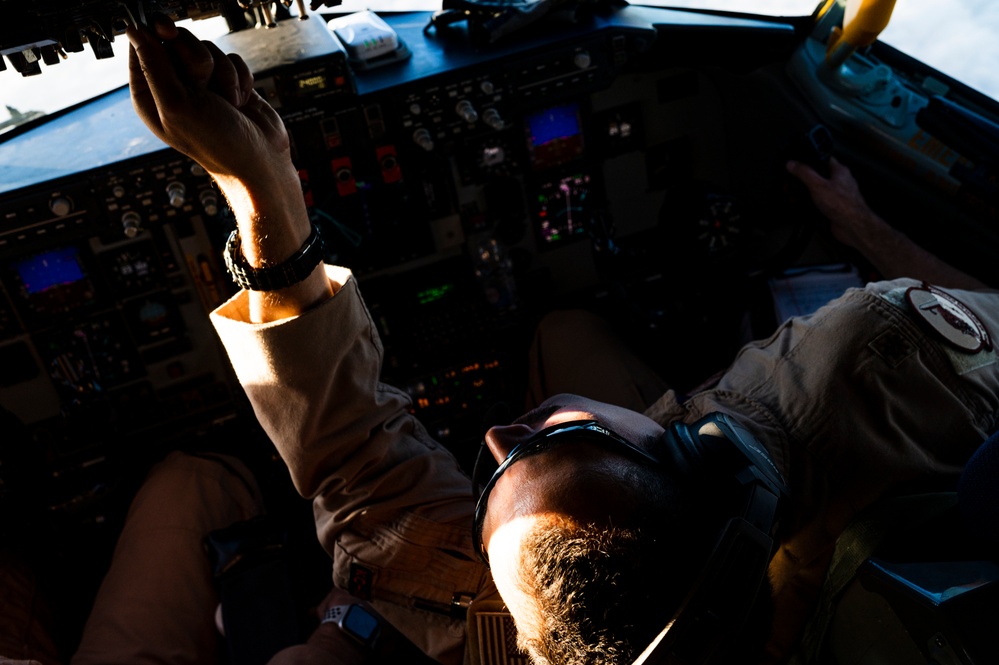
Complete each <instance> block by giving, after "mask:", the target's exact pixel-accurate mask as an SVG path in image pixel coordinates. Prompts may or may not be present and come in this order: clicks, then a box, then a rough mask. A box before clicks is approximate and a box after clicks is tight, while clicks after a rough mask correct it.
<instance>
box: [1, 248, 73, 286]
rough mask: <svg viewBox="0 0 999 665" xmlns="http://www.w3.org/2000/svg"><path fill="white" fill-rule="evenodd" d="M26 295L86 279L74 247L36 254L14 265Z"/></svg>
mask: <svg viewBox="0 0 999 665" xmlns="http://www.w3.org/2000/svg"><path fill="white" fill-rule="evenodd" d="M14 269H15V270H16V271H17V275H18V277H20V278H21V283H22V284H23V285H24V290H25V291H26V292H27V293H28V295H34V294H36V293H41V292H43V291H47V290H48V289H51V288H53V287H56V286H66V285H69V284H73V283H75V282H79V281H81V280H83V279H85V278H86V275H84V274H83V269H82V268H81V267H80V261H79V258H78V252H77V250H76V248H75V247H64V248H62V249H56V250H52V251H51V252H45V253H44V254H38V255H37V256H33V257H31V258H30V259H25V260H23V261H20V262H18V263H16V264H15V265H14Z"/></svg>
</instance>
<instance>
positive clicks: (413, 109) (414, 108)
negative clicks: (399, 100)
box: [409, 102, 423, 115]
mask: <svg viewBox="0 0 999 665" xmlns="http://www.w3.org/2000/svg"><path fill="white" fill-rule="evenodd" d="M409 112H410V113H412V114H413V115H420V114H421V113H423V109H422V108H421V107H420V105H419V104H417V103H416V102H413V103H412V104H410V105H409Z"/></svg>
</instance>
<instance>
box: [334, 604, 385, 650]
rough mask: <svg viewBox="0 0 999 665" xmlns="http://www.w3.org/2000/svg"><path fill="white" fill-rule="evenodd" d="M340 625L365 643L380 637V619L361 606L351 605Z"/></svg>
mask: <svg viewBox="0 0 999 665" xmlns="http://www.w3.org/2000/svg"><path fill="white" fill-rule="evenodd" d="M340 625H341V626H343V628H344V630H346V631H348V632H349V633H351V634H353V635H354V636H355V637H357V638H358V639H359V640H361V641H363V642H370V641H371V640H373V639H375V638H376V637H377V636H378V619H376V618H375V617H374V616H372V615H371V613H370V612H368V611H367V610H366V609H364V608H363V607H361V606H360V605H351V606H350V609H348V610H347V616H345V617H344V618H343V622H341V624H340Z"/></svg>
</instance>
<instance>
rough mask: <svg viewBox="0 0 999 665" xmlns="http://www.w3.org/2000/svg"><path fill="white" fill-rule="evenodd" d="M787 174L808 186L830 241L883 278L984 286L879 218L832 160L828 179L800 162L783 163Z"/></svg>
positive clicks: (847, 171) (844, 169) (852, 180)
mask: <svg viewBox="0 0 999 665" xmlns="http://www.w3.org/2000/svg"><path fill="white" fill-rule="evenodd" d="M787 170H788V172H790V173H791V175H793V176H795V177H796V178H798V179H799V180H801V182H802V183H804V185H805V187H807V188H808V191H809V193H810V194H811V196H812V201H813V202H814V203H815V206H816V207H817V208H818V209H819V212H821V213H822V214H823V215H825V216H826V218H828V219H829V224H830V228H831V230H832V234H833V237H834V238H836V240H838V241H840V242H841V243H843V244H844V245H847V246H848V247H852V248H854V249H856V250H857V251H858V252H860V253H861V254H862V255H863V256H864V258H866V259H867V260H868V261H870V262H871V264H872V265H873V266H874V267H875V268H877V270H878V272H880V273H881V274H882V275H884V276H885V277H886V278H888V279H894V278H896V277H912V278H913V279H921V280H924V281H926V282H930V283H931V284H936V285H938V286H944V287H951V288H961V289H984V288H988V287H987V285H986V284H984V283H982V282H980V281H979V280H977V279H975V278H974V277H972V276H971V275H969V274H967V273H965V272H963V271H961V270H958V269H957V268H955V267H954V266H952V265H950V264H948V263H946V262H944V261H943V260H941V259H940V258H939V257H937V256H936V255H934V254H931V253H930V252H928V251H926V250H925V249H923V248H922V247H920V246H919V245H917V244H916V243H914V242H913V241H912V240H911V239H909V237H908V236H906V235H905V234H904V233H902V232H901V231H899V230H897V229H895V228H892V226H891V225H889V224H888V222H886V221H885V220H883V219H882V218H881V217H879V216H878V215H877V214H876V213H875V212H874V211H873V210H871V209H870V207H868V205H867V202H866V201H864V197H863V195H862V194H861V193H860V187H859V186H858V185H857V181H856V179H855V178H854V177H853V174H852V173H851V172H850V169H848V168H847V167H846V166H844V165H843V164H841V163H840V162H838V161H837V160H836V158H831V159H830V160H829V177H828V178H824V177H823V176H821V175H820V174H818V173H816V172H815V170H813V169H812V168H811V167H809V166H808V165H806V164H802V163H800V162H788V164H787Z"/></svg>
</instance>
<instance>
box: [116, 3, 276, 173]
mask: <svg viewBox="0 0 999 665" xmlns="http://www.w3.org/2000/svg"><path fill="white" fill-rule="evenodd" d="M127 34H128V38H129V41H130V42H131V48H130V49H129V50H130V53H129V78H130V84H131V92H132V102H133V104H134V106H135V109H136V111H137V113H138V114H139V116H140V117H141V118H142V120H143V121H144V122H145V123H146V125H147V126H148V127H149V128H150V130H151V131H152V132H153V133H154V134H155V135H156V136H157V137H159V138H160V139H161V140H163V141H164V142H165V143H167V144H169V145H170V146H172V147H174V148H176V149H177V150H179V151H180V152H182V153H184V154H186V155H188V156H189V157H191V158H192V159H194V160H195V161H197V162H198V163H199V164H201V165H202V166H204V167H205V169H206V170H208V171H209V172H210V173H211V174H212V175H213V176H215V177H216V178H217V179H220V178H221V179H225V178H229V177H236V178H239V179H243V180H247V181H251V182H252V181H255V180H257V179H259V178H261V176H268V175H273V174H272V173H267V171H273V170H274V168H280V169H283V170H282V172H281V175H282V176H284V175H286V172H287V171H289V170H291V159H290V149H289V141H288V134H287V132H286V131H285V128H284V125H283V124H282V122H281V118H280V117H279V116H278V114H277V112H275V111H274V109H273V108H271V106H270V105H269V104H268V103H267V102H266V101H265V100H264V99H263V98H262V97H261V96H260V95H259V94H258V93H257V92H256V91H255V90H254V89H253V75H252V74H251V73H250V70H249V69H248V68H247V66H246V63H244V62H243V60H242V58H240V57H239V56H238V55H228V56H227V55H225V54H224V53H222V51H221V50H219V48H218V47H217V46H215V44H213V43H211V42H207V41H200V40H199V39H198V38H197V37H195V36H194V35H193V34H191V33H190V32H189V31H188V30H186V29H183V28H177V27H176V26H175V25H174V24H173V22H172V21H170V20H169V19H167V18H163V17H159V18H157V19H156V21H155V23H154V27H153V28H150V29H146V28H139V27H136V26H131V27H129V28H128V32H127Z"/></svg>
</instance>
